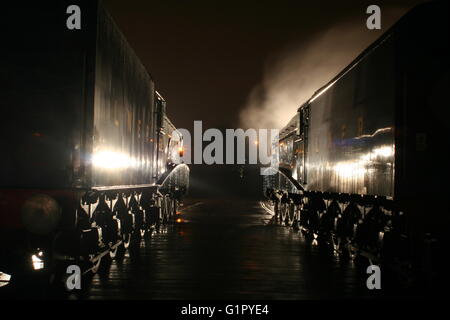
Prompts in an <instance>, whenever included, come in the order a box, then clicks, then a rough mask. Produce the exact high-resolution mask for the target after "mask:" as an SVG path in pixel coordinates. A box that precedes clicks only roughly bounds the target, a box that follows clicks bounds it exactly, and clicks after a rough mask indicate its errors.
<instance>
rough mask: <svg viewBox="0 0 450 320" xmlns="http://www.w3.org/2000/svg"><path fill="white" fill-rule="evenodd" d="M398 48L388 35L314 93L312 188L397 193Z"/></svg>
mask: <svg viewBox="0 0 450 320" xmlns="http://www.w3.org/2000/svg"><path fill="white" fill-rule="evenodd" d="M394 53H395V43H394V40H393V37H390V36H388V37H387V38H386V39H384V41H382V42H381V43H380V44H379V45H378V46H377V47H375V48H374V49H372V50H371V51H370V52H368V53H367V54H366V56H365V57H364V58H363V59H361V60H360V61H358V62H357V63H356V64H355V65H354V66H353V67H352V68H350V69H349V70H348V71H347V72H346V73H345V74H344V75H342V76H341V77H340V78H338V79H337V80H336V81H335V82H334V83H331V84H330V85H329V86H328V87H327V88H325V89H324V90H323V91H322V92H319V93H318V94H316V95H315V96H314V97H313V98H312V99H311V102H310V110H311V113H310V123H309V132H308V135H309V137H310V138H309V141H308V157H307V165H306V169H307V170H306V172H307V189H308V190H313V191H322V192H336V193H353V194H370V195H383V196H388V197H393V196H394V155H395V147H394V115H395V112H394V111H395V68H396V66H395V61H394V56H395V55H394Z"/></svg>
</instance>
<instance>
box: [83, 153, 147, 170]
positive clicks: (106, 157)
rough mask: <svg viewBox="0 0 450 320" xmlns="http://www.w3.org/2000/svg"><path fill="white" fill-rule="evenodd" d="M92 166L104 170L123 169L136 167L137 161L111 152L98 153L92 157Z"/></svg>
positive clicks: (122, 154)
mask: <svg viewBox="0 0 450 320" xmlns="http://www.w3.org/2000/svg"><path fill="white" fill-rule="evenodd" d="M92 164H93V165H94V166H95V167H100V168H104V169H124V168H129V167H137V166H138V165H139V161H138V160H136V159H134V158H130V157H129V156H128V155H126V154H124V153H119V152H113V151H100V152H97V153H95V154H94V155H93V157H92Z"/></svg>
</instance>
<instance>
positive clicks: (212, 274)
mask: <svg viewBox="0 0 450 320" xmlns="http://www.w3.org/2000/svg"><path fill="white" fill-rule="evenodd" d="M181 213H182V214H181V215H179V217H180V219H182V222H180V223H176V224H172V225H168V226H165V227H161V228H160V230H157V231H154V232H153V233H152V234H151V235H148V236H147V237H144V239H142V240H141V241H140V243H139V242H136V243H135V245H134V246H131V247H130V248H129V249H128V251H127V252H126V254H125V257H123V259H121V260H113V261H112V262H111V261H110V263H108V264H106V267H107V268H106V269H105V270H103V271H102V272H99V273H98V274H95V275H93V276H90V277H84V281H83V283H82V290H81V291H78V292H76V294H73V293H72V294H70V295H68V293H63V292H61V291H54V290H44V289H43V287H42V286H41V285H38V284H27V285H26V287H25V288H24V290H20V292H19V291H17V292H16V291H14V289H13V288H9V289H7V290H3V291H2V290H0V297H3V296H2V292H3V294H5V297H8V298H15V297H17V298H57V299H61V298H62V299H66V298H68V299H96V300H99V299H189V300H190V299H227V300H228V299H258V300H259V299H287V300H290V299H295V300H299V299H341V298H344V299H345V298H358V299H366V298H367V299H371V298H385V297H389V296H390V297H392V292H391V293H390V294H387V292H386V290H385V288H386V282H385V278H382V290H368V289H367V286H366V279H367V277H368V275H367V274H366V273H365V267H366V266H365V265H360V264H355V262H353V261H349V260H348V259H343V258H340V257H339V256H338V255H337V254H335V252H333V250H332V248H330V247H329V246H327V245H325V244H320V242H319V243H317V242H316V241H314V240H313V239H310V238H309V237H307V236H305V235H304V234H303V233H302V232H299V231H295V230H293V228H288V227H284V226H281V225H279V224H277V223H273V221H272V220H271V218H272V216H271V215H269V214H268V213H267V212H266V211H265V210H264V209H262V208H261V207H260V205H259V202H257V201H250V200H240V199H228V200H226V199H223V198H222V199H216V200H211V199H209V200H191V201H189V202H186V204H185V206H184V207H183V208H182V210H181ZM2 289H4V288H2Z"/></svg>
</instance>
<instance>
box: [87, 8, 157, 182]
mask: <svg viewBox="0 0 450 320" xmlns="http://www.w3.org/2000/svg"><path fill="white" fill-rule="evenodd" d="M97 30H98V36H97V58H96V70H95V71H96V78H95V104H94V105H95V106H94V137H93V147H92V167H91V170H92V175H91V184H92V186H113V185H138V184H150V183H152V182H154V181H153V179H152V161H153V154H154V151H153V150H154V143H156V142H155V137H154V134H153V132H154V131H155V121H154V117H155V115H154V114H155V108H154V96H155V88H154V83H153V80H152V79H151V77H150V75H149V74H148V73H147V71H146V69H145V67H144V66H143V65H142V63H141V62H140V60H139V58H138V57H137V56H136V54H135V53H134V51H133V49H132V48H131V47H130V46H129V44H128V43H127V41H126V39H125V38H124V36H123V35H122V34H121V32H120V31H119V29H118V28H117V26H116V25H115V23H114V22H113V20H112V19H111V17H110V16H109V14H108V13H107V12H106V11H105V10H104V9H102V8H100V11H99V14H98V29H97Z"/></svg>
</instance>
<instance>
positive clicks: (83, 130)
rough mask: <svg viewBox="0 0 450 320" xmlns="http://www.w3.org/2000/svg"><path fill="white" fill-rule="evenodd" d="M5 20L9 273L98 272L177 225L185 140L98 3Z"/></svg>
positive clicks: (0, 259)
mask: <svg viewBox="0 0 450 320" xmlns="http://www.w3.org/2000/svg"><path fill="white" fill-rule="evenodd" d="M73 5H77V6H78V7H79V8H80V12H81V16H80V17H81V28H80V29H70V28H68V27H67V25H66V19H67V18H68V17H69V15H68V14H67V8H68V7H69V6H73ZM1 19H2V22H4V27H2V31H1V32H2V44H3V46H2V53H1V54H2V59H1V62H0V63H1V71H0V74H1V81H0V82H1V89H0V101H1V102H0V104H1V106H2V108H1V109H2V117H1V120H0V121H1V125H0V130H1V137H0V146H1V150H2V156H1V158H0V238H1V242H0V271H2V272H5V273H8V274H13V275H14V274H17V275H24V274H29V271H32V270H33V269H42V268H44V270H49V272H53V271H55V270H56V268H55V266H57V265H60V262H61V261H62V262H63V263H64V261H70V264H83V266H85V267H86V269H87V270H92V271H96V270H97V268H98V266H99V264H100V261H101V260H102V257H104V256H105V255H111V256H112V257H114V256H115V255H116V254H117V252H118V251H119V252H123V250H124V249H125V248H126V247H127V246H128V244H129V243H130V240H131V239H132V238H133V237H132V236H133V235H136V236H137V237H139V236H140V235H142V234H143V233H144V232H146V231H148V230H149V229H150V228H151V227H153V226H154V225H155V224H159V223H160V222H162V221H168V220H169V219H171V218H173V217H174V214H175V213H176V210H177V207H178V205H179V202H180V201H181V199H182V197H183V195H184V194H185V193H186V192H187V189H188V179H189V168H188V167H187V166H186V165H185V164H182V163H181V161H180V156H182V148H183V137H182V136H181V134H180V132H179V131H177V130H176V128H175V127H174V126H173V124H172V123H171V122H170V120H169V119H168V117H167V116H166V112H165V108H166V102H165V101H164V99H163V98H162V96H161V95H159V94H158V92H157V91H156V90H155V83H154V81H153V79H152V77H151V76H150V75H149V73H148V72H147V70H146V69H145V67H144V66H143V64H142V63H141V62H140V60H139V58H138V57H137V56H136V54H135V53H134V51H133V49H132V48H131V47H130V45H129V44H128V43H127V41H126V39H125V37H124V36H123V35H122V33H121V32H120V30H119V29H118V27H117V26H116V25H115V23H114V22H113V20H112V18H111V17H110V15H109V14H108V13H107V12H106V10H105V9H104V7H103V6H102V5H101V3H100V2H99V1H92V0H71V1H39V2H33V3H27V4H26V5H22V4H21V5H18V4H8V5H6V6H5V7H3V8H2V17H1ZM39 272H40V271H39ZM13 278H14V276H13Z"/></svg>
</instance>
